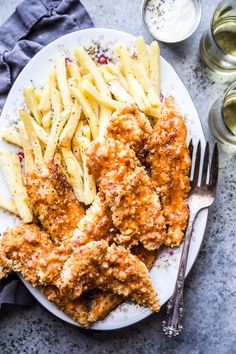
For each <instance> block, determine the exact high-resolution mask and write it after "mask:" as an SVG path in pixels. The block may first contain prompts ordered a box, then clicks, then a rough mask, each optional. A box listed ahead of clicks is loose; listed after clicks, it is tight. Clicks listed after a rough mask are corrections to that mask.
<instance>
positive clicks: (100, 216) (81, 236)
mask: <svg viewBox="0 0 236 354" xmlns="http://www.w3.org/2000/svg"><path fill="white" fill-rule="evenodd" d="M114 236H115V229H114V226H113V223H112V218H111V211H110V209H109V208H108V205H107V202H106V200H105V196H104V194H103V193H102V192H98V194H97V195H96V197H95V199H94V201H93V204H92V205H91V206H90V208H89V209H88V210H87V211H86V214H85V216H84V217H83V218H82V219H81V220H80V222H79V223H78V225H77V228H76V230H75V232H74V236H73V237H72V239H71V240H70V242H71V243H72V247H73V248H75V247H78V246H80V245H83V244H86V243H88V242H91V241H99V240H102V239H105V240H107V241H108V242H109V243H110V242H112V241H113V238H114Z"/></svg>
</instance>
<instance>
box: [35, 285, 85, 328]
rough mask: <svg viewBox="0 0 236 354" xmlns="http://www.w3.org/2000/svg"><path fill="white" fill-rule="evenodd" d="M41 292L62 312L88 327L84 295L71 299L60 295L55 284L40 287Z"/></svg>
mask: <svg viewBox="0 0 236 354" xmlns="http://www.w3.org/2000/svg"><path fill="white" fill-rule="evenodd" d="M40 290H41V291H42V293H43V294H44V295H45V296H46V297H47V298H48V300H49V301H52V302H53V303H54V304H56V305H57V306H58V307H59V308H60V309H61V310H62V311H63V312H65V313H66V314H67V315H69V316H70V317H71V318H72V319H73V320H74V321H76V322H79V323H80V324H81V325H82V326H84V327H86V328H89V327H90V326H91V323H90V322H89V319H88V315H89V301H88V299H87V298H86V297H84V296H81V297H80V298H78V299H75V300H71V299H69V298H68V297H66V296H64V295H62V294H61V293H60V291H59V290H58V288H56V287H55V286H46V287H41V289H40Z"/></svg>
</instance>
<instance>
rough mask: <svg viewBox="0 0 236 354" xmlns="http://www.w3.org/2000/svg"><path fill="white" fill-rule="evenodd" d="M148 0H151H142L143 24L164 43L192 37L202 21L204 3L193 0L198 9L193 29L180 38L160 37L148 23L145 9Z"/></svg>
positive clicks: (177, 41)
mask: <svg viewBox="0 0 236 354" xmlns="http://www.w3.org/2000/svg"><path fill="white" fill-rule="evenodd" d="M148 1H149V0H142V5H141V17H142V21H143V25H144V27H145V28H146V30H147V31H148V32H149V33H150V34H151V35H152V36H153V37H154V38H155V39H157V40H158V41H160V42H163V43H179V42H182V41H184V40H185V39H187V38H188V37H190V36H191V35H192V34H193V33H194V32H195V31H196V29H197V28H198V26H199V23H200V21H201V17H202V5H201V1H200V0H192V1H193V4H194V6H195V9H196V16H195V22H194V23H193V27H192V29H191V30H190V31H189V32H188V33H187V34H185V35H184V36H183V37H181V38H178V39H174V38H173V40H166V39H163V38H161V37H159V36H158V34H157V33H154V32H152V31H151V30H150V28H149V27H148V24H147V23H146V21H145V11H146V5H147V2H148Z"/></svg>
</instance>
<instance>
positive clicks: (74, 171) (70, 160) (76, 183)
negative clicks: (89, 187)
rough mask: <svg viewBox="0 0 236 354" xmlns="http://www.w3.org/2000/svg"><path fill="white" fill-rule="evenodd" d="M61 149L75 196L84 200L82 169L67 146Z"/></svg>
mask: <svg viewBox="0 0 236 354" xmlns="http://www.w3.org/2000/svg"><path fill="white" fill-rule="evenodd" d="M61 151H62V156H63V159H64V161H65V165H66V168H67V173H68V176H69V181H70V184H71V186H72V188H73V190H74V193H75V196H76V198H77V199H78V200H79V201H80V202H84V185H83V179H82V177H83V175H84V174H83V170H82V168H81V166H80V164H79V162H78V160H77V159H76V157H75V156H74V154H73V152H72V151H71V148H70V147H69V146H68V147H66V148H65V147H63V148H62V149H61Z"/></svg>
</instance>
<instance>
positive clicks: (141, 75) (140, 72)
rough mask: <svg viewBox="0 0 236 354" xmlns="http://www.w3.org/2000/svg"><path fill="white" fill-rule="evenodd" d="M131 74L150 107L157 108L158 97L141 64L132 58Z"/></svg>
mask: <svg viewBox="0 0 236 354" xmlns="http://www.w3.org/2000/svg"><path fill="white" fill-rule="evenodd" d="M131 61H132V67H133V74H134V76H135V77H136V79H137V80H138V81H139V83H140V84H141V85H142V87H143V89H144V91H145V93H146V95H147V97H148V99H149V101H150V103H151V105H152V106H155V107H156V106H158V105H159V104H160V97H159V96H158V95H157V91H156V90H155V88H154V87H153V86H152V84H151V80H150V79H149V77H148V75H147V73H146V71H145V69H144V66H143V64H142V63H141V62H140V61H139V60H138V59H137V58H132V59H131Z"/></svg>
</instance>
